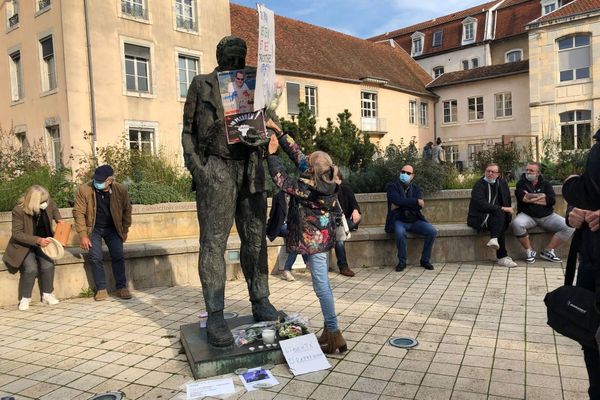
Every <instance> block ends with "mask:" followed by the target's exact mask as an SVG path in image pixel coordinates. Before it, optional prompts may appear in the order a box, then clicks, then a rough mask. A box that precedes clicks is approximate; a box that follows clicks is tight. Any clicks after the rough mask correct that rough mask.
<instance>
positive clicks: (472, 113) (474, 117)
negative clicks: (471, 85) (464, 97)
mask: <svg viewBox="0 0 600 400" xmlns="http://www.w3.org/2000/svg"><path fill="white" fill-rule="evenodd" d="M468 103H469V121H479V120H482V119H483V97H469V99H468Z"/></svg>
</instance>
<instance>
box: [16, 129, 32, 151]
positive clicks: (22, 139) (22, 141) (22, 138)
mask: <svg viewBox="0 0 600 400" xmlns="http://www.w3.org/2000/svg"><path fill="white" fill-rule="evenodd" d="M15 136H16V137H17V140H18V141H19V145H20V146H21V147H20V149H21V150H25V149H26V148H27V147H28V145H29V143H28V141H27V132H26V131H24V130H20V131H18V132H15Z"/></svg>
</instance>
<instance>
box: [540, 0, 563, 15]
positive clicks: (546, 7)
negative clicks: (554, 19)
mask: <svg viewBox="0 0 600 400" xmlns="http://www.w3.org/2000/svg"><path fill="white" fill-rule="evenodd" d="M540 3H541V5H542V16H544V15H546V14H550V13H551V12H552V11H554V10H556V9H557V8H558V7H560V4H559V1H558V0H541V1H540Z"/></svg>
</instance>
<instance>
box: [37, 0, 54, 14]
mask: <svg viewBox="0 0 600 400" xmlns="http://www.w3.org/2000/svg"><path fill="white" fill-rule="evenodd" d="M51 3H52V2H51V0H37V1H36V11H37V12H39V11H42V10H45V9H47V8H48V7H50V4H51Z"/></svg>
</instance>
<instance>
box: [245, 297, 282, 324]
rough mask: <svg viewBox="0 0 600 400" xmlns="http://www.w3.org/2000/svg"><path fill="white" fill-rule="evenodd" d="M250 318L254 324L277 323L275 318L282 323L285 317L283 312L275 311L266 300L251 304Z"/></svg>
mask: <svg viewBox="0 0 600 400" xmlns="http://www.w3.org/2000/svg"><path fill="white" fill-rule="evenodd" d="M252 316H253V317H254V321H256V322H261V321H277V318H279V320H280V321H284V320H285V318H286V317H287V315H286V314H285V313H284V312H283V311H277V309H276V308H275V307H274V306H273V304H271V302H270V301H269V299H268V298H264V299H260V300H257V301H253V302H252Z"/></svg>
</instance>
